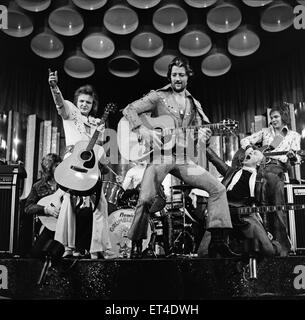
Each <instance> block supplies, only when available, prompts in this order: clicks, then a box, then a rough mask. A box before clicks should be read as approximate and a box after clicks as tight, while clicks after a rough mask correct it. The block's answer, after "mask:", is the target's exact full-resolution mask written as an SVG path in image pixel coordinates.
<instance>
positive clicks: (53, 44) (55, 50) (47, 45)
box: [31, 29, 64, 59]
mask: <svg viewBox="0 0 305 320" xmlns="http://www.w3.org/2000/svg"><path fill="white" fill-rule="evenodd" d="M31 49H32V50H33V52H35V53H36V54H37V55H38V56H40V57H42V58H46V59H54V58H58V57H59V56H60V55H61V54H62V53H63V51H64V45H63V43H62V42H61V41H60V40H59V39H58V37H57V36H56V35H55V34H54V33H53V32H52V31H51V30H48V29H45V30H44V31H43V32H41V33H39V34H37V35H36V36H35V37H33V39H32V41H31Z"/></svg>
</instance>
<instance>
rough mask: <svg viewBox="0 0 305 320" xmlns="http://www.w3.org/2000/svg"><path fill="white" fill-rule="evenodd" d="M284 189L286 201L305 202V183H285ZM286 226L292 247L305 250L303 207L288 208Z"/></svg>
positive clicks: (304, 214) (304, 213) (296, 249)
mask: <svg viewBox="0 0 305 320" xmlns="http://www.w3.org/2000/svg"><path fill="white" fill-rule="evenodd" d="M285 189H286V196H287V202H288V203H293V204H305V185H300V184H287V185H286V186H285ZM288 226H289V236H290V239H291V243H292V249H293V250H294V251H295V252H296V251H305V209H302V210H289V211H288Z"/></svg>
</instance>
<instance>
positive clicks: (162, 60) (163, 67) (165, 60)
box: [154, 53, 177, 77]
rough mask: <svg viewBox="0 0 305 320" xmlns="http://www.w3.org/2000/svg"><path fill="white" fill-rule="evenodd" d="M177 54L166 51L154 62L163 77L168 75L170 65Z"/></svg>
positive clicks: (156, 69)
mask: <svg viewBox="0 0 305 320" xmlns="http://www.w3.org/2000/svg"><path fill="white" fill-rule="evenodd" d="M176 56H177V55H175V54H171V53H166V54H163V55H162V56H161V57H159V58H158V59H157V60H156V61H155V62H154V71H155V72H156V73H157V74H158V75H159V76H161V77H167V72H168V65H169V64H170V63H171V62H172V61H173V59H174V58H175V57H176Z"/></svg>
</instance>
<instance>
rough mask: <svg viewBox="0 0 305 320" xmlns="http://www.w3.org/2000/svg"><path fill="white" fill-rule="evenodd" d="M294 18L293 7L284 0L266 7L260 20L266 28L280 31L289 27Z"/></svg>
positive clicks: (271, 30) (269, 30)
mask: <svg viewBox="0 0 305 320" xmlns="http://www.w3.org/2000/svg"><path fill="white" fill-rule="evenodd" d="M293 20H294V13H293V8H292V7H291V6H290V5H289V4H287V3H285V2H283V1H277V2H275V3H274V4H272V5H270V6H269V7H268V8H266V9H265V11H264V12H263V14H262V16H261V21H260V22H261V27H262V28H263V29H264V30H266V31H268V32H279V31H283V30H285V29H287V28H289V27H290V26H291V25H292V24H293Z"/></svg>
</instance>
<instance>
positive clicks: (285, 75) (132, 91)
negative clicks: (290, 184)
mask: <svg viewBox="0 0 305 320" xmlns="http://www.w3.org/2000/svg"><path fill="white" fill-rule="evenodd" d="M21 56H22V54H19V55H18V56H16V57H14V59H12V57H11V55H8V54H7V55H5V54H3V52H2V54H0V58H1V65H0V87H1V90H0V112H3V111H8V110H16V111H18V112H21V113H24V114H33V113H35V114H37V115H38V116H39V117H40V118H41V119H43V120H52V121H53V123H54V125H57V126H59V127H60V126H61V119H60V118H59V117H58V116H57V111H56V109H55V106H54V103H53V100H52V96H51V93H50V90H49V87H48V83H47V78H48V67H51V68H52V69H54V68H53V64H52V63H51V64H50V66H46V62H45V61H41V60H39V59H37V60H36V61H35V62H33V61H29V62H27V61H23V60H22V58H21ZM304 56H305V48H298V49H294V50H293V52H291V53H290V54H289V55H285V56H281V57H278V58H277V59H273V60H271V61H270V62H269V63H267V64H265V65H262V66H261V67H259V68H257V67H249V68H247V69H246V70H244V69H242V70H237V71H235V72H229V73H228V74H227V75H225V76H222V77H217V78H207V77H203V76H201V74H200V73H201V72H200V71H199V70H195V72H196V75H195V77H194V78H193V79H191V81H190V84H189V90H190V92H191V93H192V94H193V95H194V97H195V98H196V99H198V100H199V101H200V102H201V104H202V106H203V108H204V110H205V112H206V113H207V115H208V116H209V118H210V120H211V121H213V122H218V121H220V120H222V119H225V118H230V119H234V120H237V121H239V122H240V132H243V133H248V132H249V131H250V124H251V121H254V115H257V114H264V113H265V112H266V108H268V107H271V106H273V105H276V104H280V103H283V102H284V101H285V102H289V103H297V102H301V101H305V83H304V79H305V77H304V76H305V61H304ZM17 57H19V58H20V59H16V58H17ZM101 68H105V66H102V62H101ZM59 76H60V79H59V86H60V88H61V90H62V93H63V95H64V97H65V98H66V99H68V100H73V93H74V91H75V89H77V88H78V87H79V86H81V85H83V84H86V83H91V84H93V85H94V87H95V88H96V90H97V92H98V94H99V98H100V109H99V115H101V114H102V111H103V107H104V106H105V105H106V104H107V103H108V102H111V101H112V102H116V103H118V105H119V109H122V108H124V107H125V106H126V105H127V104H128V103H130V102H132V101H133V100H135V99H139V98H140V97H142V96H143V95H144V94H146V93H147V92H149V91H150V90H152V89H157V88H159V87H162V86H163V85H165V84H167V80H166V79H164V78H160V77H157V76H155V77H145V73H144V75H143V73H142V75H140V76H136V77H134V78H129V79H120V78H115V77H110V76H109V75H108V77H109V79H106V81H105V78H103V79H101V78H98V77H92V78H91V79H82V80H79V79H72V78H70V77H68V76H66V75H65V74H64V72H61V73H59ZM105 83H106V84H105ZM121 115H122V114H121V113H120V112H119V111H118V112H117V114H116V115H115V116H113V115H110V127H113V128H116V125H117V122H118V120H119V119H120V117H121Z"/></svg>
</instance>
